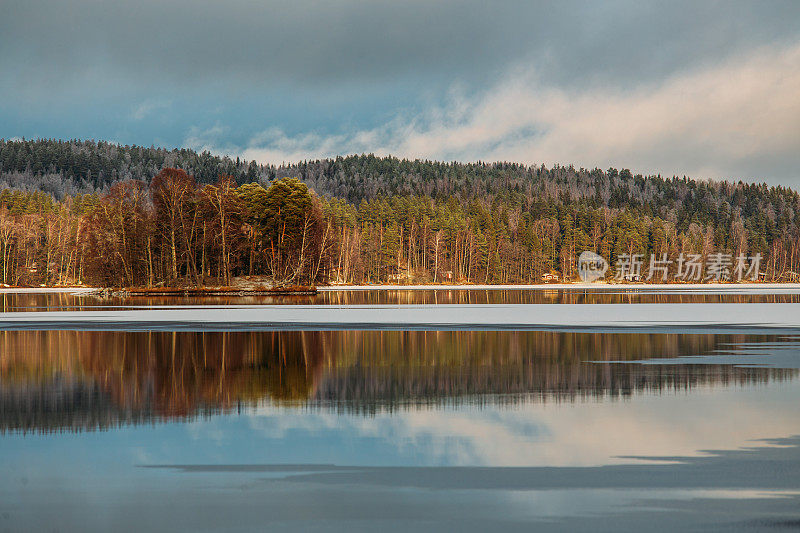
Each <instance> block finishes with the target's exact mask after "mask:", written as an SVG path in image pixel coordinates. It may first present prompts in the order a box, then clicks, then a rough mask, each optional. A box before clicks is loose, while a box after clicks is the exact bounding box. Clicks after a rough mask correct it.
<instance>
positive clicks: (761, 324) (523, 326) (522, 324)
mask: <svg viewBox="0 0 800 533" xmlns="http://www.w3.org/2000/svg"><path fill="white" fill-rule="evenodd" d="M9 329H26V330H50V329H68V330H119V331H142V330H166V331H175V330H188V331H218V330H242V331H253V330H328V329H342V330H484V331H494V330H558V331H639V332H644V331H654V332H698V333H699V332H711V333H715V332H720V331H731V332H736V333H745V332H747V333H759V332H763V333H786V334H800V304H794V303H751V304H733V303H730V304H729V303H699V304H684V303H678V304H560V305H552V304H473V305H458V304H451V305H446V306H441V305H402V306H398V305H348V306H335V305H280V306H244V305H242V306H185V307H152V308H149V309H141V310H139V309H137V310H97V311H47V312H38V311H37V312H12V313H0V330H9Z"/></svg>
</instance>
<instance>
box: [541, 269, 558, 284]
mask: <svg viewBox="0 0 800 533" xmlns="http://www.w3.org/2000/svg"><path fill="white" fill-rule="evenodd" d="M542 281H544V282H545V283H554V282H558V273H557V272H546V273H544V274H542Z"/></svg>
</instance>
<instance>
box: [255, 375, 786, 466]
mask: <svg viewBox="0 0 800 533" xmlns="http://www.w3.org/2000/svg"><path fill="white" fill-rule="evenodd" d="M797 396H798V388H797V386H796V385H792V384H787V385H785V386H781V385H775V386H773V387H772V388H771V390H770V391H769V393H768V394H767V393H765V391H763V390H761V391H759V390H757V389H756V388H749V389H747V390H736V389H719V388H716V389H713V390H711V389H702V388H697V389H695V390H694V391H693V393H692V394H691V395H688V394H687V395H685V396H682V395H679V394H675V395H665V396H647V395H643V396H640V397H637V398H636V400H635V401H604V402H593V401H586V402H575V403H528V404H524V405H519V406H515V407H503V406H497V405H495V406H490V407H483V408H478V407H474V406H462V407H455V408H441V409H420V410H412V411H399V412H395V413H379V414H377V415H375V417H373V418H364V417H361V416H359V415H339V414H335V413H327V412H323V411H319V412H308V411H306V410H301V411H296V410H294V409H291V408H285V407H275V406H272V405H269V404H266V405H262V406H260V407H258V408H257V409H256V410H255V414H254V416H252V417H251V419H250V422H249V424H250V427H251V428H252V429H253V430H254V431H257V432H258V433H260V434H261V435H263V437H265V438H269V439H286V438H291V439H300V440H306V439H313V438H314V435H315V434H316V433H318V432H320V431H323V430H324V431H326V432H328V431H335V432H340V433H341V434H342V435H343V436H344V437H346V438H347V439H348V440H353V441H358V442H360V443H361V444H360V445H366V446H378V447H382V446H388V447H389V448H390V449H393V450H395V453H399V454H400V456H401V457H405V458H408V459H410V460H411V463H412V464H446V465H449V464H452V465H491V466H542V465H550V466H596V465H603V464H608V463H627V462H632V461H634V460H631V459H622V458H620V457H622V456H650V457H657V456H676V455H678V456H694V455H698V454H699V453H702V452H703V451H704V450H713V449H731V448H736V447H742V446H749V445H752V441H755V440H760V439H768V438H779V437H785V436H787V435H793V434H800V420H798V418H797V414H796V407H795V406H796V402H797ZM375 443H380V444H375ZM287 446H290V447H291V442H289V443H288V444H287ZM343 460H344V461H347V460H348V458H343ZM340 464H345V463H340Z"/></svg>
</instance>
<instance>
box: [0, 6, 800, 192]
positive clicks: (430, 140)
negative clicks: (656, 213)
mask: <svg viewBox="0 0 800 533" xmlns="http://www.w3.org/2000/svg"><path fill="white" fill-rule="evenodd" d="M0 137H1V138H6V139H11V138H21V137H24V138H36V137H46V138H61V139H70V138H79V139H102V140H109V141H114V142H119V143H122V144H139V145H146V146H150V145H155V146H163V147H167V148H173V147H187V148H194V149H198V150H210V151H211V152H213V153H216V154H227V155H231V156H234V157H237V156H238V157H244V158H247V159H255V160H257V161H259V162H261V163H274V164H279V163H281V162H291V161H297V160H301V159H308V158H319V157H329V156H335V155H346V154H351V153H376V154H382V155H383V154H392V155H395V156H399V157H409V158H429V159H442V160H448V161H449V160H459V161H476V160H483V161H494V160H504V161H515V162H521V163H526V164H537V165H538V164H545V165H547V166H551V165H553V164H562V165H569V164H573V165H575V166H578V167H586V168H595V167H599V168H608V167H610V166H614V167H616V168H630V169H632V170H633V171H634V172H641V173H645V174H649V173H661V174H664V175H668V176H669V175H688V176H691V177H696V178H704V179H706V178H707V179H733V180H739V179H742V180H747V181H766V182H768V183H770V184H783V185H789V186H793V187H796V188H797V187H800V170H798V169H800V2H797V1H796V0H790V1H780V0H774V1H767V2H737V1H725V2H715V1H706V2H697V1H687V2H684V1H680V0H676V1H671V2H651V3H648V2H641V1H629V2H628V1H608V2H602V3H601V2H595V1H586V2H580V1H572V0H563V1H559V2H537V1H531V0H524V1H497V2H486V1H485V0H439V1H433V2H432V1H430V0H406V1H404V2H397V1H394V0H392V1H389V0H336V1H334V0H314V1H311V0H308V1H303V0H227V1H226V2H219V1H211V0H194V1H189V0H159V1H155V0H139V1H137V2H110V1H105V0H41V1H36V2H30V1H27V0H2V17H0Z"/></svg>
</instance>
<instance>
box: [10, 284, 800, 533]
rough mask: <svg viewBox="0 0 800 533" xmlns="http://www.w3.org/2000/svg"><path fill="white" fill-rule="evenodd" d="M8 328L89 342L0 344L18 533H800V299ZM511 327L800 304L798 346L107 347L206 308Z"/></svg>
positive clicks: (344, 300) (49, 305) (626, 332)
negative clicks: (496, 316)
mask: <svg viewBox="0 0 800 533" xmlns="http://www.w3.org/2000/svg"><path fill="white" fill-rule="evenodd" d="M0 302H2V308H1V309H0V312H3V313H19V314H26V313H36V312H47V313H50V312H54V313H58V312H63V311H70V312H76V313H85V314H84V315H81V316H85V317H86V323H85V324H84V325H83V326H85V327H83V326H82V325H81V324H77V325H76V324H75V323H71V324H70V325H68V326H67V327H62V328H57V329H53V328H50V327H49V326H48V327H43V328H40V329H37V327H36V326H35V325H34V326H33V327H29V328H26V329H23V330H9V329H8V328H4V327H3V323H0V531H3V530H10V531H27V530H48V531H51V530H82V531H108V530H115V531H118V530H126V529H127V530H131V531H134V530H136V531H138V530H142V529H148V530H163V531H167V530H169V531H175V530H187V531H203V530H208V531H212V530H220V529H223V530H231V531H252V530H264V529H270V530H287V531H297V530H302V531H307V530H337V531H338V530H340V531H353V530H356V531H359V530H363V531H375V530H382V531H383V530H387V531H392V530H402V531H407V530H409V529H413V530H430V531H441V530H452V531H484V530H486V529H490V528H502V529H503V530H512V531H514V530H525V531H530V530H531V529H541V530H553V531H574V530H591V531H597V530H629V531H639V530H641V529H643V528H647V529H650V530H664V531H671V530H676V529H681V530H685V529H688V530H709V529H710V530H720V529H723V530H724V529H729V530H742V529H743V530H759V529H767V530H769V531H779V530H792V529H797V528H798V527H800V414H799V413H800V411H799V410H798V405H800V380H799V379H798V378H799V377H800V306H798V307H795V305H796V304H798V294H797V291H792V290H788V291H776V292H775V293H774V294H773V293H770V292H769V291H765V290H763V289H761V290H758V291H750V292H748V291H739V292H735V293H726V292H720V291H716V292H715V291H714V290H708V291H705V292H700V291H694V292H690V293H685V292H684V293H681V292H680V291H677V292H670V291H668V290H647V291H635V290H633V291H629V290H602V291H589V290H579V291H576V290H561V289H559V290H552V291H549V290H485V291H480V290H472V291H466V290H463V291H459V290H441V291H433V290H426V291H403V290H372V291H325V292H321V293H320V294H318V295H316V296H313V297H293V298H269V297H261V298H252V299H251V298H239V299H237V298H215V299H205V298H204V299H195V300H192V299H175V298H170V299H143V298H138V299H136V298H131V299H99V298H96V297H92V296H89V295H72V294H68V293H9V292H6V293H3V294H0ZM506 304H508V305H510V306H512V307H510V309H513V310H517V309H521V310H525V311H526V312H527V310H529V309H530V310H531V311H536V312H538V313H543V314H547V310H548V309H553V310H555V309H556V308H554V307H542V306H543V305H544V304H547V305H548V306H550V305H552V306H563V305H580V304H592V305H594V304H597V307H593V309H619V308H618V307H614V306H612V304H619V305H620V306H624V308H625V309H626V310H632V311H633V312H636V310H639V309H652V307H648V306H651V305H655V304H659V305H660V304H664V305H665V306H670V305H672V306H674V305H683V306H686V309H687V312H691V313H693V314H694V315H698V316H701V315H703V314H704V313H705V312H706V311H707V310H714V309H718V307H717V306H719V305H721V304H727V305H729V306H731V307H730V308H731V309H738V310H741V309H745V310H748V309H760V308H761V307H760V306H762V305H766V304H776V305H778V304H780V305H778V307H775V308H776V309H781V310H783V311H782V314H783V315H787V316H786V323H789V324H791V323H792V322H793V321H794V322H795V323H797V324H798V326H797V327H795V328H794V330H792V328H788V329H787V328H786V327H783V328H782V329H780V330H774V329H770V328H769V327H764V324H760V325H759V323H758V321H759V318H758V317H754V318H753V323H754V324H756V325H758V327H755V328H751V327H749V328H740V327H738V325H737V326H735V327H727V328H723V327H721V328H719V330H714V329H713V328H709V327H705V328H704V329H703V331H701V332H699V331H689V330H685V329H684V328H682V327H681V326H675V325H673V326H672V327H670V328H669V329H663V330H662V329H653V330H643V329H636V328H629V327H625V325H624V324H623V325H621V326H620V327H613V328H606V329H604V330H602V331H571V330H570V325H569V324H565V327H564V328H562V329H560V330H537V329H536V328H533V329H529V330H524V331H523V330H513V329H511V330H502V331H498V330H492V329H491V328H489V329H487V328H482V327H480V326H476V327H474V328H462V329H458V330H452V329H447V328H443V329H442V328H432V329H403V328H401V327H393V328H391V329H388V330H380V329H375V328H372V327H367V328H362V329H358V330H355V329H346V328H345V329H329V330H313V329H311V330H302V329H300V330H286V329H280V328H278V329H274V328H273V329H271V330H260V329H258V328H255V329H248V328H247V327H244V328H239V329H233V330H229V331H219V330H216V329H215V328H202V327H200V328H197V329H198V330H195V331H188V330H177V329H175V328H172V329H170V328H169V327H159V328H153V329H141V328H139V329H137V328H134V327H126V326H124V323H122V322H120V324H123V325H122V326H120V327H117V328H115V329H114V330H105V329H104V327H103V326H100V327H94V328H90V327H89V326H90V325H91V323H92V322H91V321H92V320H93V319H92V318H91V316H92V313H95V312H98V311H103V312H127V311H130V310H137V309H153V310H160V309H177V310H179V311H180V310H186V309H188V306H202V307H203V309H205V308H208V309H209V310H211V309H212V308H213V309H215V310H216V312H223V313H224V312H225V309H227V308H228V306H230V312H233V311H234V309H235V308H236V306H253V307H258V306H262V305H266V306H274V305H291V306H297V305H307V306H333V307H335V306H342V308H343V309H346V308H349V307H350V306H375V307H367V308H368V309H369V311H370V312H371V313H377V314H380V313H382V312H383V311H382V309H383V308H382V307H380V306H388V307H390V308H391V307H398V306H399V307H404V306H412V307H410V309H415V308H414V307H413V306H417V305H419V306H425V309H430V308H432V309H434V310H435V311H436V312H441V313H443V314H445V315H446V314H448V313H449V314H454V313H455V314H458V313H460V312H461V311H459V310H461V309H464V308H465V306H476V307H474V308H473V309H477V310H481V309H484V308H483V307H481V306H497V305H506ZM641 304H645V305H642V306H641V307H637V306H640V305H641ZM513 306H521V307H513ZM528 306H529V307H528ZM606 306H612V307H606ZM747 306H751V307H747ZM665 308H666V307H665ZM286 309H287V312H288V309H289V308H288V307H287V308H286ZM325 309H327V308H325ZM331 309H332V308H331ZM487 309H488V308H487ZM559 309H565V307H560V308H559ZM220 310H221V311H220ZM439 310H441V311H439ZM553 312H555V311H553ZM626 312H628V311H626ZM3 316H4V317H6V318H5V320H6V321H8V320H9V319H8V318H7V317H9V316H15V315H3ZM443 316H444V315H443ZM768 325H769V324H767V326H768ZM573 329H574V328H573Z"/></svg>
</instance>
